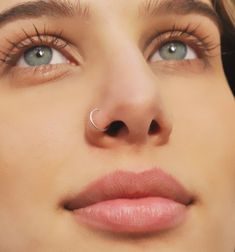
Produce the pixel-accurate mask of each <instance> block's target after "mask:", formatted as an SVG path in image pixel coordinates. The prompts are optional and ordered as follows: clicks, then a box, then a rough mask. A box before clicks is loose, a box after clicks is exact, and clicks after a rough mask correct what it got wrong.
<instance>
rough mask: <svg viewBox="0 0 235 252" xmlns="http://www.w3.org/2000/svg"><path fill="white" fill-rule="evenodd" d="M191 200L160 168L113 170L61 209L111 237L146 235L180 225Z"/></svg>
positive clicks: (184, 190)
mask: <svg viewBox="0 0 235 252" xmlns="http://www.w3.org/2000/svg"><path fill="white" fill-rule="evenodd" d="M192 203H193V197H192V195H190V194H189V193H188V192H187V191H186V189H185V188H184V187H183V186H182V185H181V184H180V183H179V182H178V181H177V180H176V179H175V178H173V177H172V176H171V175H169V174H167V173H165V172H164V171H163V170H161V169H160V168H153V169H150V170H146V171H143V172H141V173H134V172H129V171H122V170H117V171H115V172H113V173H110V174H107V175H105V176H104V177H102V178H100V179H98V180H96V181H94V182H92V183H91V184H89V185H88V186H87V187H86V188H85V189H84V190H83V191H81V192H80V193H78V194H77V195H75V196H73V197H71V198H70V199H67V200H66V201H65V202H64V208H65V209H66V210H68V211H70V212H71V213H72V215H73V216H74V217H75V220H76V221H77V222H78V223H79V224H81V223H82V224H85V225H88V226H89V227H92V228H95V229H99V230H103V231H110V232H114V233H150V232H158V231H164V230H167V229H171V228H174V227H176V226H178V225H180V224H181V223H182V222H183V221H184V220H185V219H186V216H187V214H186V213H187V211H188V207H189V206H190V205H192Z"/></svg>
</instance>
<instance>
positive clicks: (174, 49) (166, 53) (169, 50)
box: [159, 41, 187, 60]
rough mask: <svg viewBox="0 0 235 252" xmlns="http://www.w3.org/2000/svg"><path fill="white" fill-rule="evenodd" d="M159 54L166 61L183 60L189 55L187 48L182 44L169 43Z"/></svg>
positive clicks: (176, 42)
mask: <svg viewBox="0 0 235 252" xmlns="http://www.w3.org/2000/svg"><path fill="white" fill-rule="evenodd" d="M159 54H160V56H161V58H162V59H164V60H183V59H185V57H186V55H187V46H186V45H185V44H184V43H182V42H178V41H175V42H169V43H166V44H165V45H163V46H162V47H161V49H160V50H159Z"/></svg>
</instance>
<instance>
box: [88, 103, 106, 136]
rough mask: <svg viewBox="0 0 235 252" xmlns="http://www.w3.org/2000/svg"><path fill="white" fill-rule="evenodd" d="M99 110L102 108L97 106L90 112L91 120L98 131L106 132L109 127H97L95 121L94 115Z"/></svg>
mask: <svg viewBox="0 0 235 252" xmlns="http://www.w3.org/2000/svg"><path fill="white" fill-rule="evenodd" d="M97 111H100V109H98V108H95V109H93V110H92V111H91V113H90V122H91V124H92V126H93V127H94V128H95V129H97V130H98V131H101V132H105V131H106V130H107V128H104V129H100V128H99V127H97V126H96V124H95V123H94V120H93V115H94V113H95V112H97Z"/></svg>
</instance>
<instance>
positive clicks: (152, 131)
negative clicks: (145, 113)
mask: <svg viewBox="0 0 235 252" xmlns="http://www.w3.org/2000/svg"><path fill="white" fill-rule="evenodd" d="M159 128H160V127H159V125H158V123H157V122H156V121H155V120H153V121H152V122H151V124H150V127H149V132H148V133H149V135H153V134H156V133H157V132H158V131H159Z"/></svg>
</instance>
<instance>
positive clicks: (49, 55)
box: [16, 45, 68, 67]
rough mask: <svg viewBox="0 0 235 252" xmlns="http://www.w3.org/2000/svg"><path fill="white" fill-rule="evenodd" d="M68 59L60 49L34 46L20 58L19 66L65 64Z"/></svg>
mask: <svg viewBox="0 0 235 252" xmlns="http://www.w3.org/2000/svg"><path fill="white" fill-rule="evenodd" d="M63 63H68V60H67V59H66V58H65V57H64V56H63V55H62V53H60V52H59V51H58V50H56V49H54V48H51V47H49V46H45V45H41V46H34V47H31V48H29V49H28V50H26V51H25V52H24V53H23V55H22V56H21V57H20V58H19V60H18V62H17V64H16V65H17V66H20V67H37V66H41V65H50V64H63Z"/></svg>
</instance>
